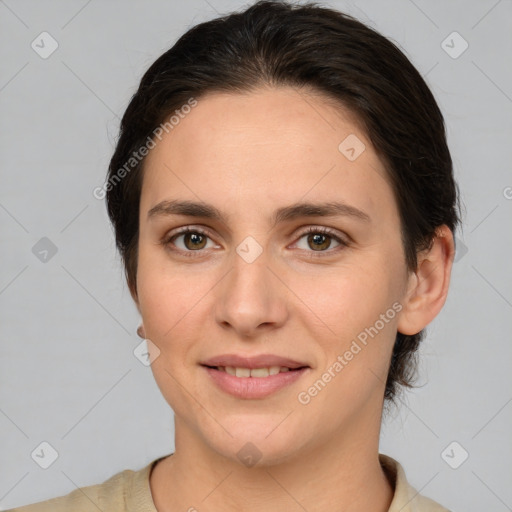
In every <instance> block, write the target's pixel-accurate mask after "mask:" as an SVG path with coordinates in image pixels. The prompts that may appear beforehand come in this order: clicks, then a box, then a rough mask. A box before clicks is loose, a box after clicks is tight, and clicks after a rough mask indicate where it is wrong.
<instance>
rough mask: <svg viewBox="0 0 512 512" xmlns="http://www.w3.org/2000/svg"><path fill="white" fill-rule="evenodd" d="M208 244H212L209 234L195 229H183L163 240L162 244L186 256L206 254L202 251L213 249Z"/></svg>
mask: <svg viewBox="0 0 512 512" xmlns="http://www.w3.org/2000/svg"><path fill="white" fill-rule="evenodd" d="M208 242H211V243H212V244H213V242H212V240H211V239H210V237H209V236H208V234H207V233H205V232H203V231H201V230H199V229H193V228H189V227H186V228H183V229H181V230H180V231H179V232H178V233H174V234H173V235H170V236H167V237H166V238H164V239H163V240H162V242H161V243H162V244H163V245H164V246H165V247H167V248H168V249H170V250H172V251H174V252H177V253H181V254H183V255H185V256H192V255H193V253H198V255H199V254H202V253H206V252H207V251H203V250H202V249H208V248H211V247H213V245H214V244H213V245H212V246H208V245H207V244H208Z"/></svg>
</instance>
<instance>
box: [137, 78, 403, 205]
mask: <svg viewBox="0 0 512 512" xmlns="http://www.w3.org/2000/svg"><path fill="white" fill-rule="evenodd" d="M354 157H355V158H354ZM219 194H221V196H220V197H219ZM222 194H223V195H224V197H223V198H222ZM142 195H143V198H142V201H143V203H144V204H145V205H146V206H148V207H151V206H152V205H154V204H155V203H156V202H158V201H161V200H163V199H167V198H168V196H172V197H175V196H180V197H181V196H186V197H187V198H189V199H191V200H198V199H200V200H204V201H206V202H209V203H216V204H217V205H218V206H220V207H223V206H224V207H226V208H228V206H233V208H234V207H235V206H236V208H239V207H242V206H244V205H246V206H249V205H251V206H253V207H256V208H258V207H266V206H267V205H270V204H271V203H272V204H273V206H274V208H275V206H276V205H280V204H283V205H284V204H285V203H287V204H289V203H290V202H297V201H299V200H301V199H308V200H310V199H311V200H313V199H322V200H323V201H329V200H332V201H335V200H339V199H344V198H345V197H344V196H352V199H357V201H358V202H359V204H358V207H360V208H361V209H363V210H365V209H366V210H372V209H375V205H376V203H378V202H379V201H380V200H384V201H385V200H388V201H389V200H391V201H393V198H392V196H391V189H390V187H389V184H388V183H387V180H386V172H385V170H384V167H383V164H382V163H381V162H380V161H379V159H378V158H377V156H376V154H375V152H374V150H373V148H372V146H371V143H370V141H369V139H368V138H367V136H366V134H365V133H364V132H363V131H362V130H361V127H360V123H358V120H357V118H356V117H355V116H354V115H353V114H352V113H350V112H349V111H348V110H346V109H344V108H343V107H342V106H341V105H340V106H339V107H337V106H336V105H335V104H334V102H333V101H326V98H325V97H322V96H320V95H318V94H316V95H315V94H310V93H305V92H299V91H298V90H295V89H294V88H279V89H261V90H256V91H252V92H250V93H244V94H228V93H210V94H208V95H206V96H203V97H200V98H199V99H198V100H197V106H195V107H194V108H192V109H190V111H189V113H188V114H186V115H182V116H181V118H180V120H179V123H177V124H176V125H174V127H173V128H172V130H170V131H169V133H164V135H163V137H162V140H161V141H157V143H156V147H155V148H154V149H152V150H151V151H150V153H149V154H148V156H147V157H146V161H145V165H144V180H143V194H142ZM306 196H307V197H306ZM219 199H221V202H220V203H219ZM215 200H216V201H215ZM347 200H348V197H347ZM274 208H273V209H274Z"/></svg>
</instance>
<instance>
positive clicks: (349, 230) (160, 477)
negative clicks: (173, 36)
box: [132, 87, 454, 512]
mask: <svg viewBox="0 0 512 512" xmlns="http://www.w3.org/2000/svg"><path fill="white" fill-rule="evenodd" d="M350 134H355V135H356V136H357V137H358V138H359V139H360V140H361V141H362V142H363V143H364V144H365V146H366V149H365V150H364V151H363V153H362V154H361V155H360V156H359V157H358V158H357V159H356V160H354V161H350V160H349V159H347V158H346V156H345V155H344V154H342V153H341V152H340V151H339V150H338V145H339V144H340V142H341V141H343V140H344V139H345V138H346V137H347V136H348V135H350ZM144 173H145V174H144V180H143V187H142V193H141V203H140V224H139V225H140V233H139V245H138V250H139V260H138V270H137V282H136V290H134V291H132V295H133V297H134V300H135V301H136V304H137V307H138V309H139V311H140V313H141V316H142V320H143V326H144V327H143V328H144V335H145V337H146V338H148V339H149V340H151V342H152V343H153V344H154V345H153V346H154V347H158V349H159V350H160V353H159V355H158V357H156V359H155V360H154V361H153V363H152V365H151V367H152V371H153V374H154V377H155V380H156V382H157V384H158V386H159V388H160V390H161V392H162V394H163V396H164V398H165V400H166V401H167V402H168V403H169V405H170V406H171V407H172V409H173V411H174V413H175V436H176V437H175V451H174V454H173V455H172V456H171V457H167V458H165V459H163V460H162V461H161V462H160V463H159V464H157V466H156V467H155V469H154V471H153V472H152V474H151V477H150V487H151V492H152V495H153V499H154V502H155V505H156V508H157V509H158V510H159V511H160V512H167V511H174V510H189V509H190V508H191V507H195V508H196V509H198V510H208V511H221V510H222V511H235V510H237V511H238V510H244V511H248V512H250V511H258V512H259V511H261V510H266V511H269V512H272V511H274V510H275V511H278V510H279V511H282V510H283V509H284V510H289V511H295V510H296V511H301V512H302V511H303V510H304V509H306V510H308V511H309V512H315V511H320V510H322V511H326V510H336V511H337V512H340V511H343V512H349V511H350V512H363V511H368V510H373V511H377V512H379V511H380V512H384V511H387V510H388V508H389V505H390V503H391V500H392V497H393V492H394V488H393V485H392V483H391V482H390V481H389V480H388V478H387V476H386V474H385V472H384V471H383V469H382V468H381V466H380V464H379V460H378V447H379V446H378V444H379V433H380V425H381V415H382V406H383V395H384V388H385V381H386V375H387V371H388V367H389V361H390V357H391V353H392V347H393V343H394V340H395V335H396V332H397V330H399V331H400V332H402V333H404V334H414V333H417V332H419V331H420V330H421V329H422V328H423V327H425V326H426V325H427V324H428V323H429V322H431V321H432V319H433V318H434V317H435V316H436V315H437V314H438V312H439V311H440V310H441V308H442V306H443V304H444V302H445V299H446V296H447V293H448V286H449V279H450V272H451V266H452V261H453V255H454V248H453V237H452V234H451V232H450V230H449V229H448V228H447V227H446V226H442V227H441V228H439V231H438V233H439V236H438V237H436V238H435V240H434V244H433V246H432V248H431V250H430V251H425V252H424V253H422V254H419V263H418V268H417V270H416V272H408V270H407V268H406V264H405V257H404V252H403V247H402V243H401V239H400V220H399V215H398V209H397V204H396V201H395V198H394V195H393V191H392V189H391V187H390V185H389V183H388V181H387V178H386V172H385V170H384V167H383V164H382V163H381V162H380V161H379V159H378V157H377V156H376V153H375V151H374V149H373V148H372V145H371V144H370V141H369V139H368V138H367V136H366V135H365V133H364V132H363V131H362V130H361V129H360V127H359V124H358V123H357V119H355V118H354V117H353V116H352V115H350V113H349V112H347V111H346V110H344V109H342V108H340V107H338V108H336V107H335V106H334V105H333V104H332V103H329V102H327V101H325V98H323V97H322V96H321V95H318V94H314V93H313V92H310V93H309V94H306V92H305V91H301V92H298V91H296V90H295V89H292V88H287V87H281V88H273V89H271V88H265V89H263V88H261V89H258V90H256V91H253V92H251V93H247V94H243V95H242V94H225V93H215V94H209V95H207V96H205V97H202V98H200V99H199V100H198V105H197V106H196V107H195V108H193V109H192V110H191V112H190V113H189V114H188V115H187V116H186V117H185V118H184V119H182V120H181V121H180V123H179V124H178V125H177V126H175V128H174V129H173V130H172V131H170V132H169V133H168V134H165V135H164V137H163V139H162V140H161V141H160V142H157V144H156V147H155V148H154V149H152V150H151V151H150V153H149V155H148V156H147V158H146V162H145V170H144ZM170 199H180V200H185V199H187V200H190V201H204V202H206V203H210V204H212V205H214V206H215V207H217V208H218V209H219V210H221V211H222V212H223V214H224V215H225V216H226V222H220V221H217V220H212V219H208V218H196V217H188V216H183V215H179V216H178V215H172V216H155V217H152V218H150V219H148V216H147V214H148V211H149V210H150V209H151V208H152V207H154V206H155V205H156V204H157V203H159V202H160V201H163V200H170ZM298 201H308V202H327V201H343V202H345V203H347V204H350V205H352V206H354V207H356V208H358V209H360V210H363V211H364V212H365V213H367V214H368V215H369V217H370V222H364V221H361V220H358V219H356V218H352V217H348V216H335V217H307V218H306V217H301V218H295V219H291V220H288V221H283V222H281V223H278V224H277V225H275V226H272V224H271V222H270V219H271V215H272V214H273V212H274V210H275V209H277V208H279V207H282V206H288V205H291V204H293V203H296V202H298ZM183 226H190V227H191V228H201V229H203V230H206V231H207V237H206V239H202V240H203V241H201V242H200V243H199V244H198V242H197V239H196V242H195V243H196V244H198V245H199V249H195V246H194V242H193V241H191V240H190V238H189V237H187V236H186V235H185V236H184V235H181V236H178V237H177V238H176V239H174V245H173V243H172V242H169V244H168V245H167V247H166V246H165V245H164V244H163V243H160V242H161V241H162V240H164V239H165V238H166V236H167V237H168V236H170V235H172V234H173V233H176V231H177V228H180V227H183ZM310 226H311V227H322V226H323V227H326V228H330V229H331V230H333V231H334V233H335V235H336V236H339V237H340V238H341V239H342V240H345V241H347V242H348V245H347V246H343V245H340V244H339V242H337V241H336V240H335V239H334V238H330V237H329V236H327V237H326V239H325V240H326V241H325V243H324V245H322V241H320V245H321V249H320V250H318V249H316V246H315V243H314V241H312V240H311V237H309V239H308V235H307V234H306V235H304V234H303V232H304V231H305V229H306V228H308V227H310ZM247 236H251V237H253V238H254V239H255V240H256V241H257V242H258V244H259V245H260V246H261V249H262V253H261V255H260V256H259V257H258V258H257V259H256V260H255V261H253V262H252V263H248V262H247V261H245V260H244V259H243V258H242V257H240V256H239V255H238V254H237V252H236V248H237V247H238V246H239V244H240V243H241V242H242V241H243V240H244V239H245V238H246V237H247ZM200 240H201V239H200ZM308 240H309V241H308ZM329 242H330V245H329ZM317 243H318V242H317ZM173 249H174V250H173ZM315 249H316V250H315ZM180 250H181V251H180ZM187 251H188V253H192V252H193V253H194V254H192V257H186V256H184V253H186V252H187ZM312 255H313V256H312ZM315 255H316V257H314V256H315ZM397 302H398V303H399V304H400V305H401V306H402V309H401V311H400V312H399V313H398V314H396V315H395V316H394V318H393V319H391V320H389V321H388V322H387V323H386V324H385V326H384V328H382V329H381V330H380V331H379V332H378V335H376V336H374V337H373V338H370V339H369V341H368V344H367V345H366V346H364V348H363V349H362V350H361V351H360V352H359V353H358V354H357V355H355V356H354V358H353V359H352V360H351V361H350V362H348V364H347V365H346V366H345V367H344V368H343V370H342V371H341V372H339V374H337V375H336V377H334V378H332V379H331V381H330V382H329V383H328V384H327V385H326V386H325V388H324V389H322V390H321V392H319V393H318V394H317V395H316V396H315V397H313V398H312V399H311V401H310V402H309V403H308V404H306V405H304V404H301V403H299V401H298V399H297V396H298V393H299V392H301V391H304V390H307V389H308V388H309V387H310V386H311V385H312V384H313V383H314V382H315V381H317V380H318V379H319V378H321V376H322V374H323V373H324V372H325V371H326V369H327V368H329V367H332V365H333V363H334V362H335V361H336V360H337V357H338V356H339V355H343V354H344V353H345V352H346V351H347V350H348V349H349V347H350V345H351V343H352V341H353V340H354V339H355V338H356V336H357V335H358V334H359V333H360V332H362V331H364V329H365V328H367V327H369V326H373V325H374V324H375V323H376V321H377V320H378V319H379V318H380V315H381V314H385V313H386V311H388V310H389V309H390V308H391V307H392V305H393V304H394V303H397ZM151 352H152V353H153V354H154V355H156V354H157V352H156V350H154V349H151V348H150V353H151ZM225 353H238V354H244V355H256V354H261V353H272V354H277V355H280V356H285V357H290V358H292V359H295V360H298V361H301V362H304V363H306V364H308V365H309V366H310V367H311V368H310V370H308V373H307V374H305V375H304V376H302V377H301V378H300V379H299V380H298V381H296V382H295V383H293V384H292V385H290V386H288V387H286V388H284V389H281V390H280V391H278V392H277V393H274V394H273V395H271V396H270V397H267V398H265V399H252V400H249V399H240V398H235V397H233V396H231V395H228V394H226V393H224V392H223V391H221V390H220V389H219V388H217V387H216V386H215V385H214V384H212V382H211V380H210V377H209V375H208V374H207V372H206V371H205V369H204V368H203V367H202V366H200V364H199V363H200V362H201V361H204V360H205V359H207V358H209V357H212V356H215V355H219V354H225ZM248 442H251V443H253V444H254V445H255V446H256V447H257V449H258V451H259V452H260V454H261V458H260V460H259V461H258V463H257V464H256V465H255V466H253V467H247V466H245V465H244V464H243V463H242V461H241V460H240V459H239V458H238V456H237V452H238V451H239V450H240V449H241V448H242V447H243V446H244V445H246V443H248ZM333 504H335V505H333Z"/></svg>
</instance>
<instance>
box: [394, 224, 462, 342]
mask: <svg viewBox="0 0 512 512" xmlns="http://www.w3.org/2000/svg"><path fill="white" fill-rule="evenodd" d="M454 256H455V245H454V241H453V233H452V232H451V230H450V228H448V226H446V225H443V226H440V227H439V228H438V229H437V230H436V236H435V237H434V240H433V242H432V247H431V248H430V249H428V250H426V251H424V252H422V253H420V254H418V267H417V269H416V271H415V272H414V274H411V275H410V277H409V282H408V286H407V293H406V296H405V297H404V299H403V302H402V305H403V309H402V311H401V312H400V318H399V320H398V324H397V329H398V332H401V333H402V334H407V335H413V334H417V333H418V332H420V331H421V330H422V329H423V328H424V327H426V326H427V325H428V324H429V323H430V322H431V321H432V320H433V319H434V318H435V317H436V316H437V314H438V313H439V312H440V311H441V309H442V307H443V305H444V303H445V301H446V297H447V295H448V288H449V285H450V276H451V271H452V264H453V258H454Z"/></svg>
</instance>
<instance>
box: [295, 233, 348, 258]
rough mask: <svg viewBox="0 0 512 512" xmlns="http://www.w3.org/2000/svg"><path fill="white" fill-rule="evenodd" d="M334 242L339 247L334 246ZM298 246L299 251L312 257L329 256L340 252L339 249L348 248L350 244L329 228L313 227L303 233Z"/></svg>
mask: <svg viewBox="0 0 512 512" xmlns="http://www.w3.org/2000/svg"><path fill="white" fill-rule="evenodd" d="M303 239H304V241H302V240H303ZM333 241H334V243H335V244H337V245H334V246H333V245H332V243H333ZM296 245H297V247H298V248H299V249H302V250H305V251H307V252H309V254H310V256H323V255H324V253H326V254H325V255H326V256H327V255H329V254H333V253H335V252H338V249H342V248H343V247H348V246H349V243H348V242H346V241H345V240H343V238H342V237H341V236H340V235H338V234H337V233H335V232H333V231H331V230H330V229H328V228H325V227H311V228H309V229H307V230H306V231H304V232H303V233H302V235H301V236H300V238H299V241H298V242H297V243H296ZM328 249H330V250H328ZM315 253H318V254H315Z"/></svg>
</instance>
